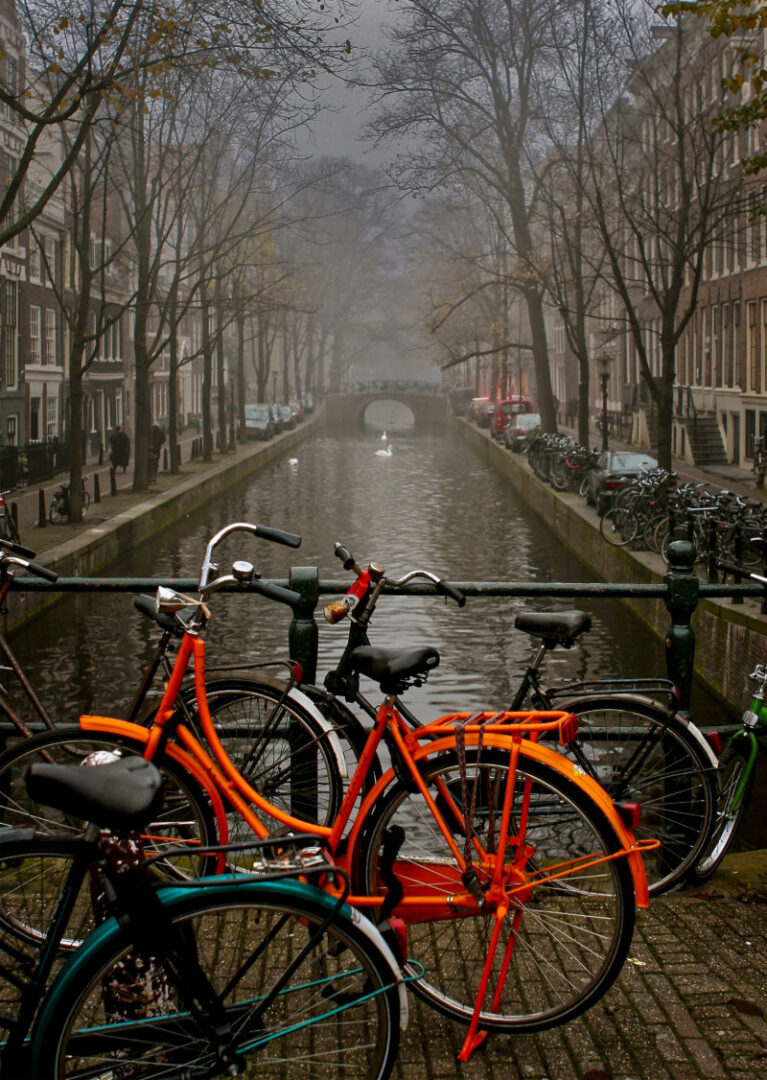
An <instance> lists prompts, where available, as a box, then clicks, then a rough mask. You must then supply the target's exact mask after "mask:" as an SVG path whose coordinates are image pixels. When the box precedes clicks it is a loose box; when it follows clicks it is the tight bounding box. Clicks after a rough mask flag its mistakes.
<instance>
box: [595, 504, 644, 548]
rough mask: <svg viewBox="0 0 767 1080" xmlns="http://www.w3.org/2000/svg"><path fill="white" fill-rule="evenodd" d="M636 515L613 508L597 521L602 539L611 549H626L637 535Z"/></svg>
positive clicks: (619, 508) (629, 511)
mask: <svg viewBox="0 0 767 1080" xmlns="http://www.w3.org/2000/svg"><path fill="white" fill-rule="evenodd" d="M638 527H639V525H638V522H637V518H636V515H635V514H634V513H632V511H631V510H626V509H624V508H623V507H622V506H613V507H611V508H610V509H609V510H606V511H605V512H604V514H602V517H601V518H600V519H599V531H600V533H601V534H602V539H603V540H605V541H607V543H608V544H611V545H612V546H613V547H626V546H627V545H628V544H630V543H631V541H632V540H633V539H634V537H635V536H636V534H637V529H638Z"/></svg>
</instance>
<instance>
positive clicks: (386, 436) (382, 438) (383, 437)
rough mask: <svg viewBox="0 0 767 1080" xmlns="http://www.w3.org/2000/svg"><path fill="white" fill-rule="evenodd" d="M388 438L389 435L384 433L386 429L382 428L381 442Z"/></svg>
mask: <svg viewBox="0 0 767 1080" xmlns="http://www.w3.org/2000/svg"><path fill="white" fill-rule="evenodd" d="M388 438H389V436H388V435H387V434H386V429H384V430H383V431H382V432H381V440H382V441H383V442H386V440H387V439H388Z"/></svg>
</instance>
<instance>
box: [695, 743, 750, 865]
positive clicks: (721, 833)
mask: <svg viewBox="0 0 767 1080" xmlns="http://www.w3.org/2000/svg"><path fill="white" fill-rule="evenodd" d="M750 752H751V747H750V741H748V740H746V739H736V741H735V742H733V743H732V744H731V745H730V746H727V747H725V749H724V751H723V753H722V756H721V757H720V758H719V766H718V768H717V771H716V777H717V785H718V799H717V806H716V814H715V817H714V828H713V831H712V833H711V837H710V839H709V841H708V843H707V844H706V847H705V849H704V851H703V854H702V855H701V856H700V858H699V859H698V861H697V862H696V863H695V866H694V868H693V870H692V873H691V874H690V878H691V879H692V880H693V881H697V882H703V881H706V880H707V879H708V878H710V877H711V875H712V874H713V873H714V871H715V870H716V869H717V867H718V866H719V864H720V863H721V861H722V859H723V858H724V857H725V855H726V854H727V850H728V848H729V846H730V844H731V843H732V841H733V839H734V838H735V834H736V833H737V831H738V827H739V825H740V823H741V820H742V818H743V814H744V813H745V811H746V809H747V807H748V804H749V802H750V801H751V795H752V793H753V790H754V771H753V769H752V770H751V773H750V775H749V777H748V780H747V781H746V787H745V790H744V792H743V796H742V798H741V800H740V802H739V803H738V804H737V806H736V807H735V808H734V809H731V806H732V801H733V797H734V795H735V791H736V788H737V787H738V785H739V784H740V782H741V780H742V778H743V776H744V774H745V772H746V770H747V768H748V759H749V757H750Z"/></svg>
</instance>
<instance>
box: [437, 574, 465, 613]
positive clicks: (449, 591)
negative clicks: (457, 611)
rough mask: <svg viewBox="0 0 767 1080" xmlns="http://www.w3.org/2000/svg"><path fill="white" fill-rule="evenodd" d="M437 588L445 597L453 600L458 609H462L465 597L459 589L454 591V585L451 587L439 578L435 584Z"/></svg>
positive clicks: (447, 582)
mask: <svg viewBox="0 0 767 1080" xmlns="http://www.w3.org/2000/svg"><path fill="white" fill-rule="evenodd" d="M437 588H438V589H439V591H440V592H441V593H444V594H445V596H449V597H450V598H451V599H452V600H455V602H456V604H457V605H458V607H463V606H464V604H465V603H466V595H465V594H464V593H462V592H461V590H460V589H456V587H455V585H451V584H450V582H449V581H444V580H443V579H441V578H440V580H439V581H438V582H437Z"/></svg>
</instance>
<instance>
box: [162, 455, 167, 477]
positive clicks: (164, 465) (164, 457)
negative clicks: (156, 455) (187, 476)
mask: <svg viewBox="0 0 767 1080" xmlns="http://www.w3.org/2000/svg"><path fill="white" fill-rule="evenodd" d="M162 471H163V472H167V471H168V451H167V449H166V450H163V452H162Z"/></svg>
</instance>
